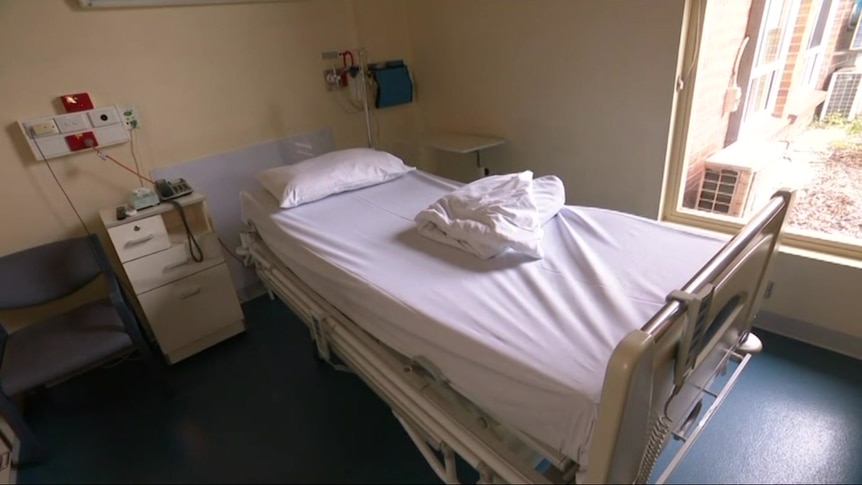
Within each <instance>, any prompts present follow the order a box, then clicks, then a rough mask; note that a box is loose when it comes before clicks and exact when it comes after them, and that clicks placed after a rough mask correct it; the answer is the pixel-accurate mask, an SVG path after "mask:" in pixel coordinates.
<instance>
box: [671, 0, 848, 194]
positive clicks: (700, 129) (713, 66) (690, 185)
mask: <svg viewBox="0 0 862 485" xmlns="http://www.w3.org/2000/svg"><path fill="white" fill-rule="evenodd" d="M836 1H837V2H838V4H837V5H836V6H835V7H834V8H835V9H836V11H835V15H834V17H833V20H832V23H831V25H830V26H829V27H828V28H827V31H826V34H825V37H824V39H823V45H824V51H823V59H824V60H823V62H822V64H821V66H820V71H819V74H818V76H817V81H816V83H815V84H814V86H815V87H816V88H817V89H821V90H823V89H826V87H827V86H828V81H829V75H830V74H831V73H832V72H833V71H834V70H835V69H836V68H837V67H841V66H842V65H843V64H844V63H846V56H845V55H843V53H844V52H845V51H846V48H847V45H849V39H850V35H851V34H852V32H849V31H848V30H847V28H846V27H847V24H848V20H849V18H850V14H851V11H852V8H853V2H854V0H836ZM705 3H706V21H705V23H704V28H703V32H702V34H701V35H702V39H701V51H700V52H701V55H700V59H699V64H698V74H697V82H696V85H695V87H694V98H693V102H692V111H691V115H690V119H689V132H688V140H687V143H686V161H687V165H688V166H687V168H686V172H685V173H686V179H685V180H686V182H685V188H684V192H683V206H685V207H689V208H693V207H694V205H695V198H696V197H697V189H698V184H699V183H700V178H701V174H702V173H703V161H704V160H705V159H706V158H707V157H708V156H709V155H711V154H713V153H715V152H716V151H718V150H720V149H722V148H724V146H725V139H726V135H727V131H728V123H729V120H730V113H726V112H725V111H724V102H725V93H726V91H727V88H728V86H729V85H730V76H731V73H732V71H733V65H734V62H735V60H736V55H737V52H738V49H739V46H740V44H741V43H742V40H743V38H745V33H746V30H747V27H748V16H749V11H750V10H751V3H752V2H751V0H710V1H708V2H705ZM819 8H820V1H819V0H800V6H799V13H800V15H799V17H798V20H797V22H796V23H795V24H794V26H793V28H792V37H791V43H790V47H789V51H788V55H787V61H786V65H785V69H784V71H783V73H782V74H781V76H780V83H781V84H780V85H779V91H778V94H777V99H776V104H775V109H774V110H773V116H776V117H778V118H786V119H787V123H788V124H790V123H794V122H795V121H796V120H795V118H796V115H799V114H800V113H794V112H793V111H794V102H795V101H798V100H802V99H805V98H806V94H808V95H810V94H811V89H809V88H805V89H801V88H800V87H799V86H801V85H802V84H803V77H804V76H803V71H804V67H805V66H804V64H805V58H804V54H805V50H806V49H807V45H808V38H809V35H810V33H811V32H812V30H813V25H814V21H815V18H814V17H815V16H816V13H817V12H818V11H819ZM755 44H756V42H755V41H754V39H752V40H751V41H750V42H749V43H748V47H747V49H755V48H756V45H755ZM744 82H745V80H743V79H740V80H738V81H737V84H738V85H740V86H742V87H744V86H743V84H744ZM803 91H804V92H803ZM812 109H813V108H812ZM810 114H811V111H810V110H809V111H806V112H805V115H806V116H810ZM806 123H807V120H802V119H800V123H797V124H796V128H799V127H800V126H804V124H806ZM788 132H789V131H788V130H784V131H782V132H781V134H782V135H786V134H787V133H788Z"/></svg>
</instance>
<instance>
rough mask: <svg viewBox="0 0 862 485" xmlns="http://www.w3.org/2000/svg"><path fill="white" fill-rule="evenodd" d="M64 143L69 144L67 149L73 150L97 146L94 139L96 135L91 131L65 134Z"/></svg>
mask: <svg viewBox="0 0 862 485" xmlns="http://www.w3.org/2000/svg"><path fill="white" fill-rule="evenodd" d="M66 144H67V145H69V150H72V151H73V152H77V151H79V150H86V149H87V148H95V147H97V146H99V142H98V141H96V135H94V134H93V132H92V131H85V132H82V133H75V134H74V135H66Z"/></svg>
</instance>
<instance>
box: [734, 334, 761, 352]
mask: <svg viewBox="0 0 862 485" xmlns="http://www.w3.org/2000/svg"><path fill="white" fill-rule="evenodd" d="M761 350H763V342H761V341H760V339H759V338H757V335H754V334H753V333H749V334H748V335H746V336H745V339H743V340H742V342H740V343H739V351H740V352H743V353H745V354H756V353H759V352H760V351H761Z"/></svg>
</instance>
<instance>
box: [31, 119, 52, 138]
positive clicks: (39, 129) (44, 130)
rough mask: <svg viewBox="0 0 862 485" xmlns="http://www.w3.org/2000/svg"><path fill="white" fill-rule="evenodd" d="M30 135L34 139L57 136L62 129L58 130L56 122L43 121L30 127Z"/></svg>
mask: <svg viewBox="0 0 862 485" xmlns="http://www.w3.org/2000/svg"><path fill="white" fill-rule="evenodd" d="M29 129H30V134H31V135H33V137H34V138H35V137H37V136H45V135H56V134H57V133H60V129H59V128H57V123H54V120H48V121H42V122H39V123H33V124H32V125H30V126H29Z"/></svg>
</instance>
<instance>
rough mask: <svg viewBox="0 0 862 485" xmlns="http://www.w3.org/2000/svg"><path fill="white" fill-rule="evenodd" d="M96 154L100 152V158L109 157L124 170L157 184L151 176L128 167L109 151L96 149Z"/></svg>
mask: <svg viewBox="0 0 862 485" xmlns="http://www.w3.org/2000/svg"><path fill="white" fill-rule="evenodd" d="M96 154H98V155H99V158H101V159H102V160H104V159H108V160H110V161H112V162H114V163H116V164H117V165H119V166H120V168H122V169H124V170H126V171H128V172H131V173H133V174H135V175H137V176H138V177H140V178H142V179H143V180H146V181H147V182H149V183H151V184H155V182H153V181H152V180H150V178H149V177H145V176H143V175H141V174H139V173H138V172H136V171H134V170H132V169H131V168H129V167H127V166H125V165H123V164H122V163H120V162H118V161H117V160H116V159H115V158H114V157H112V156H110V155H108V154H107V153H105V152H103V151H102V150H99V149H96Z"/></svg>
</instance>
